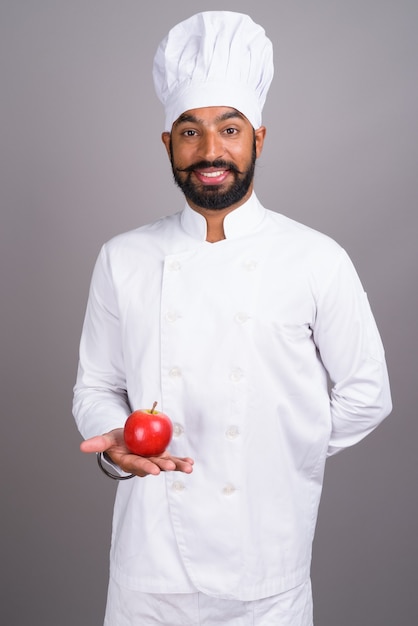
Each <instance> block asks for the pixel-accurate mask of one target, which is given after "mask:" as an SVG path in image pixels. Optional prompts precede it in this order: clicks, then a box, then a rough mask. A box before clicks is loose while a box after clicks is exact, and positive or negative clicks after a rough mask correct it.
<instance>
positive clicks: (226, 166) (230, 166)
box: [176, 159, 242, 174]
mask: <svg viewBox="0 0 418 626" xmlns="http://www.w3.org/2000/svg"><path fill="white" fill-rule="evenodd" d="M210 167H214V168H216V169H219V170H230V171H231V172H234V173H235V174H242V172H241V171H240V170H239V169H238V168H237V166H236V165H235V164H234V163H231V162H230V161H223V160H222V159H215V161H199V162H198V163H193V164H192V165H189V166H188V167H185V168H183V169H182V168H180V167H176V170H177V171H178V172H193V171H194V170H204V169H208V168H210Z"/></svg>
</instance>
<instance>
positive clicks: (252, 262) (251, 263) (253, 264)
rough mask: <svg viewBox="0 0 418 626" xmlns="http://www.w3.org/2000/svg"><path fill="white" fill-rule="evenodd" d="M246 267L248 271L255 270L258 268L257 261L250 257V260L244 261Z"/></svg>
mask: <svg viewBox="0 0 418 626" xmlns="http://www.w3.org/2000/svg"><path fill="white" fill-rule="evenodd" d="M244 268H245V269H246V270H247V272H253V271H254V270H255V269H256V268H257V261H255V260H254V259H248V261H245V262H244Z"/></svg>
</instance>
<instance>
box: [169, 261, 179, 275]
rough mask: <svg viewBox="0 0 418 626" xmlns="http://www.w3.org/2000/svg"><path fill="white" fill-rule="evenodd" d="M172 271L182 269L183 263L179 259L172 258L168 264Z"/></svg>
mask: <svg viewBox="0 0 418 626" xmlns="http://www.w3.org/2000/svg"><path fill="white" fill-rule="evenodd" d="M167 267H168V269H169V270H170V272H178V271H179V270H180V269H181V263H180V261H178V260H177V259H171V261H169V262H168V264H167Z"/></svg>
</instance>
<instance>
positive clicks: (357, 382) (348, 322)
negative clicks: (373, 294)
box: [314, 251, 392, 455]
mask: <svg viewBox="0 0 418 626" xmlns="http://www.w3.org/2000/svg"><path fill="white" fill-rule="evenodd" d="M314 339H315V343H316V345H317V346H318V349H319V352H320V355H321V358H322V361H323V363H324V365H325V367H326V369H327V371H328V373H329V376H330V379H331V381H332V384H333V386H332V389H331V398H330V402H331V416H332V433H331V440H330V445H329V449H328V455H332V454H335V453H337V452H339V451H340V450H342V449H344V448H346V447H349V446H352V445H354V444H355V443H357V442H359V441H361V439H363V438H364V437H365V436H366V435H368V434H369V433H370V432H372V431H373V430H374V429H375V428H376V427H377V426H378V425H379V424H380V423H381V421H382V420H383V419H384V418H385V417H386V416H387V415H389V413H390V412H391V410H392V401H391V394H390V386H389V378H388V372H387V368H386V362H385V354H384V349H383V345H382V341H381V339H380V335H379V332H378V329H377V326H376V323H375V320H374V317H373V314H372V312H371V310H370V306H369V303H368V299H367V295H366V293H365V292H364V289H363V287H362V285H361V282H360V280H359V278H358V275H357V272H356V271H355V269H354V267H353V264H352V263H351V261H350V259H349V258H348V256H347V255H346V253H345V252H344V251H342V254H341V256H340V261H339V263H338V264H337V266H336V268H335V271H334V273H333V275H332V278H331V280H330V282H329V284H328V285H327V287H326V289H324V291H323V293H322V294H321V295H320V297H319V300H318V313H317V319H316V323H315V327H314Z"/></svg>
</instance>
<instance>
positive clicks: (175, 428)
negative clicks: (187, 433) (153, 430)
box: [173, 423, 184, 437]
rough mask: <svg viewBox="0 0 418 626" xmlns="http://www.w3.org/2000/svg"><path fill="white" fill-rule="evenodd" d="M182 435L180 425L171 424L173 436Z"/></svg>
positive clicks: (182, 430)
mask: <svg viewBox="0 0 418 626" xmlns="http://www.w3.org/2000/svg"><path fill="white" fill-rule="evenodd" d="M183 433H184V428H183V426H182V425H181V424H177V423H175V424H173V436H174V437H180V435H182V434H183Z"/></svg>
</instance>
